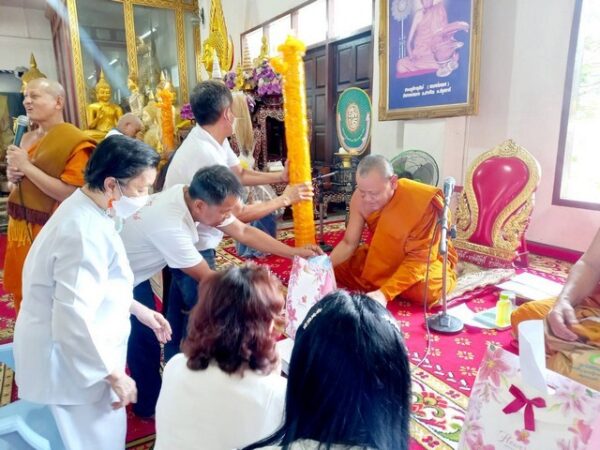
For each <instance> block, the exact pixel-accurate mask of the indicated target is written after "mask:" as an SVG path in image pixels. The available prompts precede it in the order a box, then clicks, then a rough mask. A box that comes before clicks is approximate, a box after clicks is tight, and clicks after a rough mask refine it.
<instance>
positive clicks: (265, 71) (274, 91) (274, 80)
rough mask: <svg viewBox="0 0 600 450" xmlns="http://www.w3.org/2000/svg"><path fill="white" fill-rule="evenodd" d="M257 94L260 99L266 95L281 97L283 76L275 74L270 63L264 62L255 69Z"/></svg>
mask: <svg viewBox="0 0 600 450" xmlns="http://www.w3.org/2000/svg"><path fill="white" fill-rule="evenodd" d="M254 79H255V80H256V86H257V88H256V93H257V94H258V96H259V97H263V96H265V95H281V76H280V75H279V74H278V73H275V71H274V70H273V68H272V67H271V65H270V64H269V62H268V61H263V62H262V63H261V65H260V66H258V67H257V68H256V69H254Z"/></svg>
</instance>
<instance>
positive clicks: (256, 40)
mask: <svg viewBox="0 0 600 450" xmlns="http://www.w3.org/2000/svg"><path fill="white" fill-rule="evenodd" d="M262 37H263V30H262V28H259V29H258V30H254V31H251V32H250V33H246V34H245V35H244V36H243V39H244V42H245V44H246V45H247V46H248V52H249V53H250V59H251V60H254V59H255V58H258V55H260V47H261V45H262Z"/></svg>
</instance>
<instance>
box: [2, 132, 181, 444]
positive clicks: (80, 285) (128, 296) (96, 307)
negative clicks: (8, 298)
mask: <svg viewBox="0 0 600 450" xmlns="http://www.w3.org/2000/svg"><path fill="white" fill-rule="evenodd" d="M159 159H160V158H159V155H158V154H157V153H156V152H155V151H154V150H152V149H151V148H150V147H148V146H147V145H145V144H143V143H141V142H139V141H136V140H134V139H130V138H127V137H124V136H112V137H110V138H107V139H105V140H104V141H102V143H101V144H100V145H98V147H97V148H96V150H95V151H94V152H93V153H92V156H91V157H90V160H89V161H88V165H87V168H86V171H85V182H86V184H85V185H84V186H83V187H82V188H81V189H78V190H76V191H75V192H74V193H73V194H72V195H71V196H70V197H68V198H67V199H66V200H65V201H64V202H62V204H61V205H60V206H59V207H58V209H57V210H56V212H55V213H54V214H53V215H52V217H50V220H49V221H48V222H47V223H46V225H45V226H44V228H43V229H42V231H41V232H40V234H39V235H38V236H37V237H36V239H35V241H34V242H33V245H32V247H31V250H30V251H29V254H28V255H27V259H26V260H25V266H24V269H23V303H22V306H21V311H20V313H19V316H18V317H17V322H16V324H15V335H14V354H15V363H16V381H17V385H18V386H19V396H20V397H21V398H24V399H26V400H30V401H33V402H36V403H42V404H46V405H49V407H50V410H51V412H52V414H53V416H54V418H55V419H56V424H57V426H58V430H59V432H60V435H61V437H62V440H63V442H64V444H65V447H66V448H67V449H92V448H93V449H95V450H114V449H118V448H123V447H124V446H125V431H126V418H125V408H124V406H126V405H127V404H128V403H130V402H135V401H136V387H135V383H134V382H133V380H132V379H131V378H130V377H129V376H128V375H127V374H126V373H125V356H126V351H127V338H128V335H129V328H130V325H129V317H130V313H131V314H134V315H135V316H136V317H137V318H138V319H139V320H140V321H141V322H142V323H144V324H145V325H147V326H149V327H151V328H152V329H153V330H154V332H155V333H156V335H157V337H158V339H159V340H161V341H163V342H164V341H166V340H168V339H169V336H170V327H169V324H168V322H167V321H166V320H165V319H164V318H163V317H162V316H161V315H160V314H158V313H156V312H154V311H152V310H151V309H149V308H147V307H145V306H143V305H141V304H139V303H138V302H136V301H135V300H133V297H132V291H133V274H132V273H131V269H130V267H129V262H128V260H127V255H126V253H125V248H124V247H123V242H122V241H121V238H120V237H119V235H118V233H117V230H116V229H115V222H114V220H113V218H121V219H123V218H125V217H126V216H128V215H130V214H133V213H134V212H135V210H136V209H138V208H139V207H140V206H141V205H142V204H143V203H144V202H145V199H146V197H147V194H148V188H149V187H150V186H151V185H152V182H153V181H154V178H155V177H156V166H157V165H158V161H159Z"/></svg>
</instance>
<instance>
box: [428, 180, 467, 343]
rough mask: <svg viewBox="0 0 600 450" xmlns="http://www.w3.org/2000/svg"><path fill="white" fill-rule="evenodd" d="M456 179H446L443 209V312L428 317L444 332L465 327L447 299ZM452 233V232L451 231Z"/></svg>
mask: <svg viewBox="0 0 600 450" xmlns="http://www.w3.org/2000/svg"><path fill="white" fill-rule="evenodd" d="M455 184H456V180H455V179H454V178H452V177H448V178H446V179H445V180H444V209H443V210H442V218H441V227H442V232H441V236H440V249H439V253H440V255H442V256H443V260H442V308H443V309H442V312H440V313H438V314H436V315H434V316H430V317H428V318H427V319H426V320H427V325H428V326H429V328H431V329H432V330H434V331H437V332H438V333H444V334H452V333H458V332H459V331H461V330H462V329H463V328H464V324H463V323H462V320H460V319H458V318H457V317H454V316H451V315H450V314H448V312H447V310H448V302H447V299H446V278H447V276H446V272H447V270H448V215H449V213H450V199H451V197H452V192H453V191H454V185H455ZM451 234H452V233H451Z"/></svg>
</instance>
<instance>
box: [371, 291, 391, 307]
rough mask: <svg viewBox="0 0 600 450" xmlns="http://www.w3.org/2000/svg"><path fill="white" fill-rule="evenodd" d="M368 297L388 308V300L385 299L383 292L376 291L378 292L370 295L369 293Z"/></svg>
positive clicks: (372, 292)
mask: <svg viewBox="0 0 600 450" xmlns="http://www.w3.org/2000/svg"><path fill="white" fill-rule="evenodd" d="M367 295H368V296H369V297H371V298H372V299H373V300H375V301H376V302H378V303H381V304H382V305H383V306H387V303H388V301H387V298H385V295H384V293H383V292H381V290H379V289H378V290H376V291H371V292H369V293H367Z"/></svg>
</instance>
